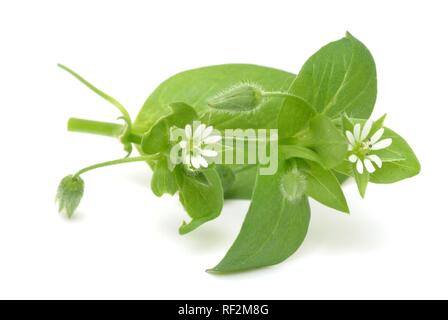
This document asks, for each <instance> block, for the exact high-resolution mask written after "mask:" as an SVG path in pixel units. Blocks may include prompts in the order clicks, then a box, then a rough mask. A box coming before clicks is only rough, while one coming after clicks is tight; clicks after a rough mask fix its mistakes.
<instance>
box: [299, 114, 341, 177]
mask: <svg viewBox="0 0 448 320" xmlns="http://www.w3.org/2000/svg"><path fill="white" fill-rule="evenodd" d="M304 142H305V143H306V145H307V146H308V147H310V148H311V149H312V150H314V151H315V152H316V153H317V154H318V155H319V158H320V159H321V163H322V164H323V165H324V167H325V168H327V169H330V168H333V167H335V166H337V165H338V164H340V163H341V162H342V161H343V160H344V158H345V156H346V154H347V146H348V145H347V141H346V139H345V137H344V136H343V135H342V133H341V130H340V129H338V128H337V127H336V125H335V124H334V123H333V122H332V121H331V119H330V118H328V117H326V116H324V115H317V116H316V117H314V118H313V119H312V120H311V121H310V135H309V136H307V137H305V138H304ZM310 160H311V159H310Z"/></svg>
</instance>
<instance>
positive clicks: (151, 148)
mask: <svg viewBox="0 0 448 320" xmlns="http://www.w3.org/2000/svg"><path fill="white" fill-rule="evenodd" d="M170 108H171V113H170V114H169V115H167V116H165V117H163V118H162V119H160V120H159V121H158V122H156V123H155V124H154V126H153V127H152V128H151V129H149V130H148V132H146V133H145V134H144V135H143V139H142V144H141V149H142V150H143V152H144V153H145V154H156V153H159V152H163V151H166V150H167V149H168V147H169V146H170V129H171V127H173V126H175V127H178V128H184V127H185V126H186V125H187V124H191V123H192V122H193V121H194V120H195V119H197V114H196V112H195V111H194V109H193V108H192V107H190V106H189V105H187V104H185V103H182V102H177V103H172V104H170Z"/></svg>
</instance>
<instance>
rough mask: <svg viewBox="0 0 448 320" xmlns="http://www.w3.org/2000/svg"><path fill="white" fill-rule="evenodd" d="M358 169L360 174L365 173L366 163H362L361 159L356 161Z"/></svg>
mask: <svg viewBox="0 0 448 320" xmlns="http://www.w3.org/2000/svg"><path fill="white" fill-rule="evenodd" d="M356 171H358V172H359V174H363V173H364V165H363V164H362V161H361V159H358V162H356Z"/></svg>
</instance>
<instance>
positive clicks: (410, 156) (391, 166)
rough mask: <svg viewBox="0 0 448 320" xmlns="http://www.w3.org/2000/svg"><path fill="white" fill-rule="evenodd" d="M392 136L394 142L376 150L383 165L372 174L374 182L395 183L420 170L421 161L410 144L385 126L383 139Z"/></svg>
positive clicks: (371, 178) (371, 179)
mask: <svg viewBox="0 0 448 320" xmlns="http://www.w3.org/2000/svg"><path fill="white" fill-rule="evenodd" d="M386 138H392V144H391V145H390V146H389V147H388V148H386V149H383V150H378V151H375V154H376V155H378V156H379V157H380V158H381V159H382V160H383V166H382V167H381V168H379V169H378V170H376V171H375V172H374V173H372V174H371V175H370V181H371V182H373V183H394V182H397V181H400V180H403V179H407V178H411V177H413V176H415V175H417V174H418V173H419V172H420V163H419V161H418V159H417V157H416V156H415V154H414V152H413V151H412V149H411V147H410V146H409V144H408V143H407V142H406V141H405V140H404V139H403V138H402V137H401V136H399V135H398V134H397V133H395V132H393V131H392V130H390V129H387V128H385V131H384V134H383V137H382V139H386Z"/></svg>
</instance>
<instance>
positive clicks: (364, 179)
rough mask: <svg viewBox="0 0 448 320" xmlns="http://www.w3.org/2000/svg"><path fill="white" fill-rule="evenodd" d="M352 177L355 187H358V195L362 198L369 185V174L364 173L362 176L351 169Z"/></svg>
mask: <svg viewBox="0 0 448 320" xmlns="http://www.w3.org/2000/svg"><path fill="white" fill-rule="evenodd" d="M353 175H354V177H355V181H356V185H357V186H358V191H359V194H360V195H361V197H363V198H364V197H365V195H366V191H367V185H368V184H369V179H370V174H369V173H368V172H365V171H364V173H363V174H360V173H359V172H358V171H356V169H355V168H353Z"/></svg>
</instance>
